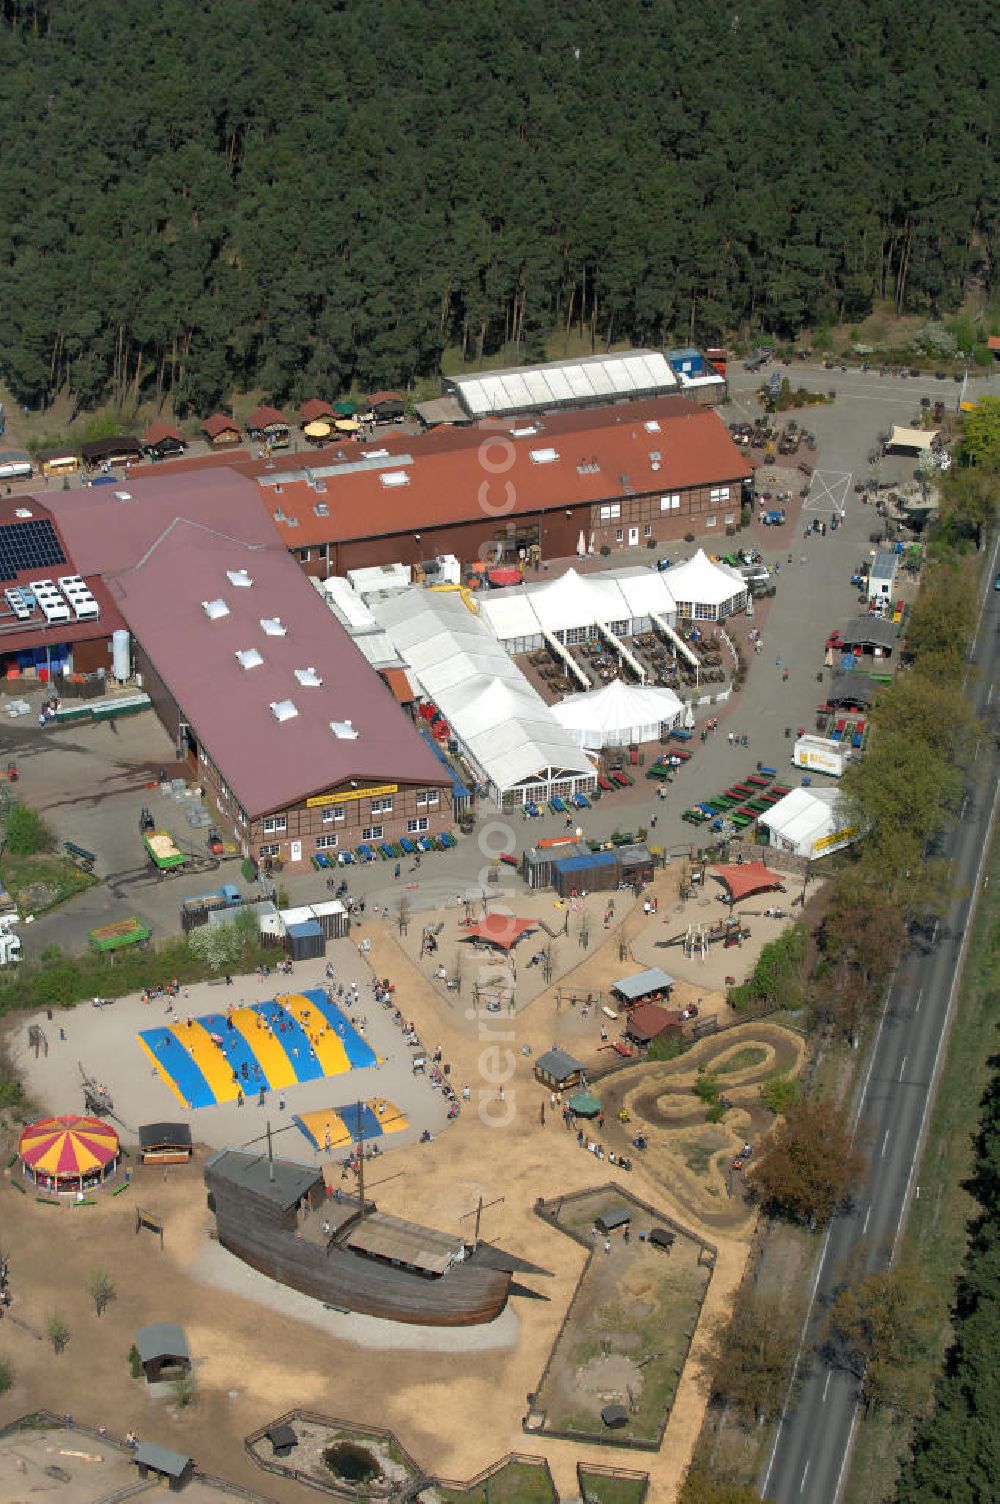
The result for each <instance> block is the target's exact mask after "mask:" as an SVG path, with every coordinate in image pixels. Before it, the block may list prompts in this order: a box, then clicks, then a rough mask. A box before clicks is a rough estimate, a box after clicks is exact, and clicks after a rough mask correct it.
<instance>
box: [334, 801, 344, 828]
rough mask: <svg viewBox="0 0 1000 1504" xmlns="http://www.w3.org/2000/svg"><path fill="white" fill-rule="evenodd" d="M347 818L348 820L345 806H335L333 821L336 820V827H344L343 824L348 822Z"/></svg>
mask: <svg viewBox="0 0 1000 1504" xmlns="http://www.w3.org/2000/svg"><path fill="white" fill-rule="evenodd" d="M346 818H347V815H346V813H345V811H344V806H343V805H342V804H335V805H334V806H333V819H334V823H335V824H336V825H343V823H344V821H345V820H346Z"/></svg>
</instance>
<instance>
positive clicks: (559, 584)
mask: <svg viewBox="0 0 1000 1504" xmlns="http://www.w3.org/2000/svg"><path fill="white" fill-rule="evenodd" d="M479 606H480V611H481V613H482V616H483V618H484V620H485V621H487V622H488V623H489V626H490V627H491V628H492V630H493V632H494V633H495V634H496V636H497V637H498V638H499V640H500V641H501V642H502V643H503V644H504V646H505V647H506V649H507V651H508V652H509V653H526V652H533V651H534V650H535V649H536V648H540V647H541V646H542V643H543V641H544V636H543V634H544V633H545V632H551V633H552V635H553V636H554V637H557V638H558V639H559V641H560V642H566V641H569V642H574V641H582V640H583V638H584V637H585V636H586V635H587V634H589V633H590V632H591V630H592V629H593V627H594V626H595V624H596V623H597V622H599V621H600V622H604V624H605V625H606V626H609V627H610V628H611V629H612V631H614V632H616V633H617V634H618V635H619V636H621V637H631V636H633V635H634V634H636V633H638V632H648V631H649V630H650V627H651V619H652V616H653V615H654V614H655V615H657V616H659V617H660V618H661V620H664V621H666V622H667V623H668V624H669V625H673V622H674V620H675V617H676V614H677V613H676V611H675V609H674V597H673V595H672V593H671V590H670V586H669V584H668V583H667V577H666V576H665V575H664V574H661V573H660V571H659V570H651V569H643V568H642V567H641V566H640V567H633V568H630V569H621V570H602V571H601V572H599V573H596V574H578V573H577V572H576V570H575V569H568V570H567V571H566V573H565V574H563V575H560V576H559V577H558V578H557V579H554V580H545V581H542V582H541V583H539V584H532V585H525V586H522V587H521V588H520V589H518V590H509V589H508V590H498V591H495V592H489V593H488V594H486V595H483V596H481V597H480V602H479Z"/></svg>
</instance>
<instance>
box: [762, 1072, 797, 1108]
mask: <svg viewBox="0 0 1000 1504" xmlns="http://www.w3.org/2000/svg"><path fill="white" fill-rule="evenodd" d="M799 1096H800V1092H799V1083H798V1082H797V1081H793V1080H792V1078H791V1077H790V1076H769V1077H768V1079H767V1080H766V1081H765V1082H764V1085H763V1086H762V1087H761V1092H760V1099H761V1101H762V1102H763V1103H764V1105H765V1106H766V1107H770V1109H771V1111H772V1112H773V1113H774V1114H775V1116H776V1117H784V1116H785V1113H786V1112H787V1111H788V1109H789V1107H794V1105H795V1103H796V1102H797V1101H798V1100H799Z"/></svg>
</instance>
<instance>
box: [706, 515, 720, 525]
mask: <svg viewBox="0 0 1000 1504" xmlns="http://www.w3.org/2000/svg"><path fill="white" fill-rule="evenodd" d="M718 521H719V519H718V517H706V518H705V526H706V527H715V526H716V524H717V523H718Z"/></svg>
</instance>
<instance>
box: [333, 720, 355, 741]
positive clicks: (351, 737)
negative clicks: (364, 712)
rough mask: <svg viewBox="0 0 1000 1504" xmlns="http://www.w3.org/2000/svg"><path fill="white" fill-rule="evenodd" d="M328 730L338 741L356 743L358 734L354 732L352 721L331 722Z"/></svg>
mask: <svg viewBox="0 0 1000 1504" xmlns="http://www.w3.org/2000/svg"><path fill="white" fill-rule="evenodd" d="M330 730H331V731H332V732H333V734H334V736H335V737H336V738H337V740H338V741H342V742H356V741H357V739H358V733H357V732H356V731H355V729H354V723H353V722H352V721H331V722H330Z"/></svg>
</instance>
